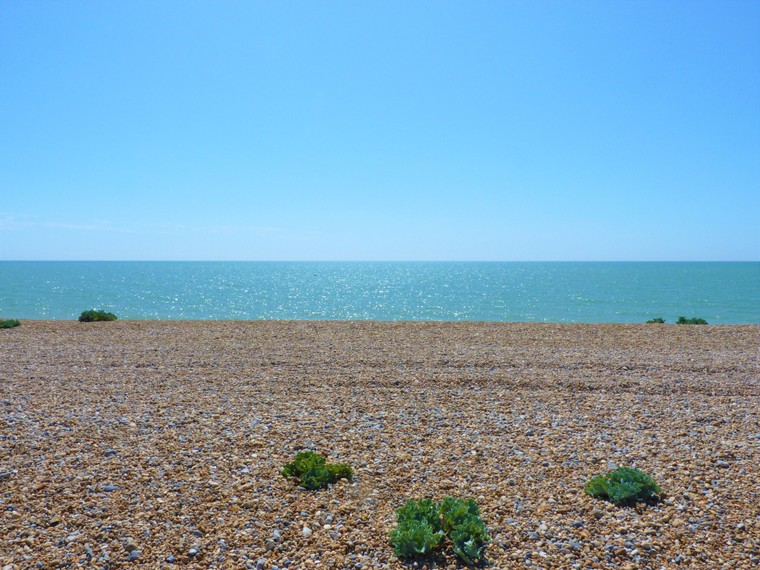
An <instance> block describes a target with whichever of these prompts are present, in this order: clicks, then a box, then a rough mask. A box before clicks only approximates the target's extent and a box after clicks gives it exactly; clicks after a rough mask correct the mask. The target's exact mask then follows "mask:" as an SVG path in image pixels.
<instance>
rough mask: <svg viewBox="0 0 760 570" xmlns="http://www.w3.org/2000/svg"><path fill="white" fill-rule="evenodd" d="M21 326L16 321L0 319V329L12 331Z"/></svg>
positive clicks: (19, 322)
mask: <svg viewBox="0 0 760 570" xmlns="http://www.w3.org/2000/svg"><path fill="white" fill-rule="evenodd" d="M20 325H21V321H19V320H18V319H0V329H12V328H13V327H17V326H20Z"/></svg>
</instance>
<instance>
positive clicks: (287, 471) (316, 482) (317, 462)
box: [280, 451, 354, 489]
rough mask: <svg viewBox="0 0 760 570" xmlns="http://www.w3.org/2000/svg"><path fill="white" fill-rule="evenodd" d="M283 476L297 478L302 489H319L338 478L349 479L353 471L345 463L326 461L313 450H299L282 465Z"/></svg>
mask: <svg viewBox="0 0 760 570" xmlns="http://www.w3.org/2000/svg"><path fill="white" fill-rule="evenodd" d="M280 473H282V475H283V477H293V478H296V479H298V482H299V484H300V485H301V487H303V488H304V489H321V488H322V487H327V485H329V484H331V483H335V482H336V481H337V480H338V479H349V480H350V479H351V478H352V477H353V476H354V472H353V470H352V469H351V467H350V466H349V465H348V464H347V463H327V460H326V459H325V458H324V457H322V456H321V455H319V454H317V453H314V452H313V451H301V452H299V453H297V454H296V457H295V459H294V460H293V461H291V462H290V463H288V464H286V465H285V466H283V468H282V471H281V472H280Z"/></svg>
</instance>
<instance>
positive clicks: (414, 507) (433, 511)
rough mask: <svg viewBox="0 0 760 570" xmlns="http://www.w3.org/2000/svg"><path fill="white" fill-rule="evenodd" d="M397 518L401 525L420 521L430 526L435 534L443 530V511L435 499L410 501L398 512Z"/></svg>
mask: <svg viewBox="0 0 760 570" xmlns="http://www.w3.org/2000/svg"><path fill="white" fill-rule="evenodd" d="M396 518H397V519H398V522H399V523H402V522H406V521H419V522H425V523H427V524H429V525H430V527H431V528H432V529H433V532H438V531H439V530H441V511H440V510H439V509H438V505H436V504H435V502H434V501H433V499H419V500H417V501H414V500H412V499H409V500H408V501H407V502H406V503H404V504H403V505H402V506H401V507H399V508H398V509H397V510H396Z"/></svg>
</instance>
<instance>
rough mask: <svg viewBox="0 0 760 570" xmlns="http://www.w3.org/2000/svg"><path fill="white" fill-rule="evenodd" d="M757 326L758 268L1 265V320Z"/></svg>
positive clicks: (420, 264)
mask: <svg viewBox="0 0 760 570" xmlns="http://www.w3.org/2000/svg"><path fill="white" fill-rule="evenodd" d="M90 308H97V309H103V310H108V311H112V312H114V313H116V314H117V315H118V316H119V318H120V319H340V320H344V319H371V320H393V321H397V320H447V321H450V320H451V321H453V320H469V321H541V322H579V323H591V322H631V323H640V322H644V321H646V320H647V319H650V318H653V317H663V318H665V319H666V320H667V321H668V322H674V321H675V320H676V319H677V318H678V317H679V316H681V315H683V316H686V317H702V318H704V319H707V321H708V322H709V323H711V324H712V323H715V324H720V323H723V324H738V323H760V263H757V262H746V263H711V262H710V263H708V262H705V263H643V262H642V263H638V262H621V263H605V262H579V263H566V262H528V263H522V262H504V263H501V262H491V263H479V262H387V263H386V262H377V263H375V262H363V263H356V262H158V261H157V262H139V261H130V262H117V261H114V262H110V261H109V262H73V261H70V262H69V261H65V262H56V261H46V262H36V261H2V262H0V318H19V319H76V318H77V317H78V316H79V314H80V313H81V312H82V311H83V310H85V309H90Z"/></svg>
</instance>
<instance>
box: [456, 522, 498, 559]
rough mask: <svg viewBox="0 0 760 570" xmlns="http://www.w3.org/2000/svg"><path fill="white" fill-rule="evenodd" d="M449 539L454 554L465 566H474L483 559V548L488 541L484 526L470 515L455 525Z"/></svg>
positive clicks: (486, 530)
mask: <svg viewBox="0 0 760 570" xmlns="http://www.w3.org/2000/svg"><path fill="white" fill-rule="evenodd" d="M449 537H450V538H451V542H453V543H454V554H456V555H457V556H459V558H461V559H462V560H463V561H464V562H465V563H467V564H475V563H477V562H479V561H480V560H481V559H482V558H483V548H484V547H485V545H486V543H487V542H488V540H489V536H488V529H487V528H486V524H485V523H484V522H483V521H482V520H481V518H480V517H479V516H477V515H473V514H471V513H470V514H468V515H467V516H466V517H465V518H464V519H462V520H461V521H460V522H459V523H457V525H456V526H455V527H454V528H453V530H452V531H451V534H450V535H449Z"/></svg>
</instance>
